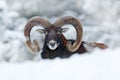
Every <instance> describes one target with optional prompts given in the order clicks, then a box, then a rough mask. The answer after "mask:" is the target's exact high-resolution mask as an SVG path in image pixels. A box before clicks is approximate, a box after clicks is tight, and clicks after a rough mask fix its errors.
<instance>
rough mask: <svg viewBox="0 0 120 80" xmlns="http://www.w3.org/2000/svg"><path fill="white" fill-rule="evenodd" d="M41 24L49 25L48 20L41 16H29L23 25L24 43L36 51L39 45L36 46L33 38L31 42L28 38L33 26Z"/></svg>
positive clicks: (44, 26)
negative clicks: (25, 39)
mask: <svg viewBox="0 0 120 80" xmlns="http://www.w3.org/2000/svg"><path fill="white" fill-rule="evenodd" d="M37 25H41V26H42V27H43V28H47V27H49V26H50V25H51V24H50V22H49V21H47V20H45V19H43V18H41V17H38V16H36V17H33V18H31V19H30V20H29V21H28V22H27V23H26V25H25V29H24V35H25V37H26V38H27V41H26V44H27V46H28V47H29V48H30V49H31V50H32V51H33V52H38V51H39V50H40V47H39V46H38V43H37V41H36V40H33V44H32V42H31V39H30V31H31V29H32V28H33V27H34V26H37Z"/></svg>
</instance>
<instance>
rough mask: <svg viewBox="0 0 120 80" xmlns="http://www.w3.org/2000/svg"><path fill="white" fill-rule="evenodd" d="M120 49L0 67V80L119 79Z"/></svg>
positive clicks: (2, 64)
mask: <svg viewBox="0 0 120 80" xmlns="http://www.w3.org/2000/svg"><path fill="white" fill-rule="evenodd" d="M119 53H120V48H117V49H115V50H110V49H108V50H104V51H101V50H95V51H94V52H92V53H86V54H83V55H74V56H72V57H71V58H69V59H59V58H56V59H54V60H40V61H37V62H33V61H26V62H24V63H6V62H3V63H1V64H0V79H1V80H26V79H27V80H33V79H34V80H73V79H74V80H114V79H115V80H120V76H119V74H120V69H119V67H120V64H119V63H120V58H119V57H120V54H119Z"/></svg>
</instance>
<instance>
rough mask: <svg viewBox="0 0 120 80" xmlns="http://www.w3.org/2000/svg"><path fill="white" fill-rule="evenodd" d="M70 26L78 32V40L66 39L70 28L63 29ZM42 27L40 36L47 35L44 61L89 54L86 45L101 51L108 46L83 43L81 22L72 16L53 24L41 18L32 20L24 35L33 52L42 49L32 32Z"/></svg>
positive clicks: (42, 54) (42, 55) (43, 52)
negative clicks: (36, 27) (33, 37)
mask: <svg viewBox="0 0 120 80" xmlns="http://www.w3.org/2000/svg"><path fill="white" fill-rule="evenodd" d="M66 24H70V25H72V26H73V27H74V28H75V30H76V40H72V39H66V38H65V36H64V35H63V33H65V32H66V31H67V30H68V28H63V26H64V25H66ZM38 25H40V26H42V27H43V29H37V30H36V31H37V32H39V33H40V34H45V40H44V44H43V50H42V53H41V57H42V58H43V59H54V58H56V57H60V58H68V57H70V56H71V55H72V54H75V53H78V54H82V53H85V52H87V51H88V50H87V49H86V47H85V45H88V46H91V47H99V48H100V49H106V48H107V46H106V45H105V44H103V43H96V42H89V43H88V42H85V41H82V36H83V28H82V25H81V23H80V21H79V20H78V19H76V18H74V17H72V16H65V17H61V18H60V19H58V20H57V21H55V22H54V23H53V24H51V23H50V22H49V21H48V20H46V19H44V18H41V17H39V16H36V17H33V18H31V19H30V20H29V21H28V22H27V24H26V25H25V29H24V35H25V37H26V39H27V40H26V44H27V46H28V48H29V49H30V50H31V51H33V52H39V51H40V47H39V45H38V42H37V40H33V42H32V41H31V38H30V32H31V29H32V28H33V27H35V26H38Z"/></svg>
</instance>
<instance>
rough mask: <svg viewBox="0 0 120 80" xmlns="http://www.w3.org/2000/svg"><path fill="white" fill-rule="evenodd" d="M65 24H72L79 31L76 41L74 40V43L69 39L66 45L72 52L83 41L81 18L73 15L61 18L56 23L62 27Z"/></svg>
mask: <svg viewBox="0 0 120 80" xmlns="http://www.w3.org/2000/svg"><path fill="white" fill-rule="evenodd" d="M65 24H71V25H73V26H74V27H75V29H76V32H77V36H76V41H75V42H74V44H73V45H72V44H71V42H69V41H67V45H66V47H67V49H68V50H69V51H70V52H75V51H76V50H77V49H78V48H79V46H80V44H81V41H82V36H83V29H82V25H81V23H80V22H79V20H77V19H76V18H74V17H71V16H66V17H63V18H60V19H58V20H57V21H56V22H55V23H54V25H55V26H56V27H62V26H63V25H65Z"/></svg>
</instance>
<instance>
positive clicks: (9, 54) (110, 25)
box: [0, 0, 120, 80]
mask: <svg viewBox="0 0 120 80" xmlns="http://www.w3.org/2000/svg"><path fill="white" fill-rule="evenodd" d="M66 15H67V16H74V17H77V18H78V19H79V20H81V23H82V25H83V29H84V36H83V40H84V41H89V42H103V43H105V44H107V45H108V46H109V48H108V49H107V50H99V49H95V50H94V51H92V52H90V53H85V54H82V55H77V54H76V55H73V56H72V57H70V58H69V59H60V58H56V59H54V60H43V59H41V57H40V53H39V54H32V53H30V52H29V51H28V50H27V48H26V45H25V37H24V34H23V31H24V26H25V24H26V22H27V21H28V19H30V18H31V17H33V16H41V17H43V18H46V19H48V20H49V21H50V22H54V21H55V20H56V19H58V18H59V17H61V16H66ZM69 34H71V36H69ZM74 35H75V32H74V30H70V31H69V32H67V33H66V34H65V36H66V37H67V38H71V39H73V38H75V36H74ZM31 36H32V38H33V39H37V40H38V41H39V42H40V45H42V44H43V39H44V35H40V34H38V33H36V32H35V30H34V29H33V30H32V33H31ZM40 52H41V51H40ZM119 68H120V0H28V1H27V0H26V1H25V0H0V80H40V79H42V80H120V76H119V74H120V69H119Z"/></svg>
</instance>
